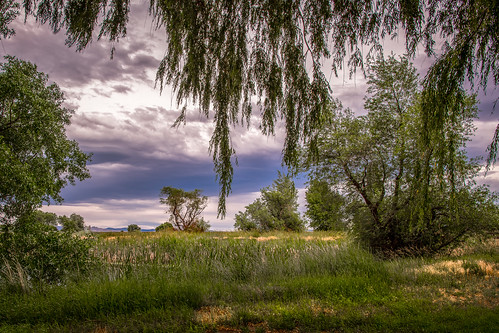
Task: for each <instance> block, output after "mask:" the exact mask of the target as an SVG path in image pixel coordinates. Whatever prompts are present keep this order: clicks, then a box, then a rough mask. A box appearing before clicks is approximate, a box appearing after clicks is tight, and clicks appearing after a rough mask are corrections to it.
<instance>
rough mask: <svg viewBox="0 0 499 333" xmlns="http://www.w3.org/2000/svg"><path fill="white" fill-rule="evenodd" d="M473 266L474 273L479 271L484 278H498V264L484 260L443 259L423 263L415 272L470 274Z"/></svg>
mask: <svg viewBox="0 0 499 333" xmlns="http://www.w3.org/2000/svg"><path fill="white" fill-rule="evenodd" d="M473 267H475V270H476V273H478V272H481V273H482V275H483V276H484V278H486V279H489V278H498V277H499V265H498V264H496V263H492V262H487V261H485V260H477V261H473V262H469V261H467V260H445V261H440V262H437V263H434V264H429V265H424V266H423V267H421V268H419V269H417V273H429V274H436V275H446V274H449V273H452V274H457V275H469V274H472V273H473V272H472V268H473Z"/></svg>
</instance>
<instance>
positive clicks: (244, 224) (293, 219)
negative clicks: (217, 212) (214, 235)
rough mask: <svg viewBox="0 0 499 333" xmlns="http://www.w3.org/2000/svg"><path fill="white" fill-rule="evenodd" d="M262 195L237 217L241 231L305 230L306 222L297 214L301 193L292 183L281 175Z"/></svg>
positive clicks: (236, 225) (237, 225) (236, 220)
mask: <svg viewBox="0 0 499 333" xmlns="http://www.w3.org/2000/svg"><path fill="white" fill-rule="evenodd" d="M260 192H261V196H260V198H258V199H256V200H255V201H254V202H253V203H251V204H250V205H248V206H246V207H245V208H246V210H245V211H244V212H239V213H238V214H236V216H235V224H234V227H235V228H236V229H239V230H254V229H257V230H260V231H270V230H288V231H303V230H304V229H305V223H304V221H303V220H302V219H301V218H300V214H299V213H298V191H297V190H296V188H295V184H294V182H293V180H291V178H290V177H289V176H287V175H284V174H282V173H281V172H279V177H278V178H277V179H276V180H274V182H273V183H272V185H271V186H268V187H264V188H263V189H261V190H260Z"/></svg>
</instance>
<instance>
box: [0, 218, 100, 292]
mask: <svg viewBox="0 0 499 333" xmlns="http://www.w3.org/2000/svg"><path fill="white" fill-rule="evenodd" d="M39 216H40V215H38V214H24V215H23V216H21V217H19V219H20V221H19V222H18V223H15V224H3V225H0V258H1V259H2V264H4V265H9V266H10V267H18V268H17V270H18V271H17V273H18V274H26V276H25V277H26V278H25V279H23V278H22V277H21V276H19V280H20V281H18V282H19V284H20V285H19V286H13V287H19V289H22V290H23V291H26V290H27V289H29V288H31V287H34V286H36V285H37V284H42V283H61V282H65V281H66V279H67V278H68V277H78V276H79V275H80V274H82V273H86V272H88V271H89V269H90V267H91V265H92V262H93V261H92V256H91V254H90V248H91V246H92V239H91V238H89V237H85V238H81V237H73V235H72V234H71V233H68V232H59V231H57V230H56V229H55V228H54V227H53V226H52V225H47V224H45V223H40V221H39V220H38V217H39ZM19 267H21V269H19ZM4 273H6V272H5V271H3V270H0V277H1V275H2V274H4ZM6 280H7V279H6Z"/></svg>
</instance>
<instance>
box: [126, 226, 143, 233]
mask: <svg viewBox="0 0 499 333" xmlns="http://www.w3.org/2000/svg"><path fill="white" fill-rule="evenodd" d="M140 230H142V229H140V227H139V226H138V225H136V224H130V225H129V226H128V228H127V231H128V232H136V231H140Z"/></svg>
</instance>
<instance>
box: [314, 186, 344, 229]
mask: <svg viewBox="0 0 499 333" xmlns="http://www.w3.org/2000/svg"><path fill="white" fill-rule="evenodd" d="M305 199H306V201H307V210H306V212H305V215H306V216H307V217H308V218H309V220H310V226H311V227H312V228H313V229H314V230H345V229H346V222H347V219H346V214H347V213H346V209H345V208H346V198H345V197H344V196H343V195H342V194H340V193H338V191H337V190H335V189H333V188H332V187H331V185H330V184H329V182H326V181H320V180H316V179H311V180H310V182H309V186H308V188H307V192H306V193H305Z"/></svg>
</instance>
